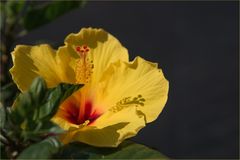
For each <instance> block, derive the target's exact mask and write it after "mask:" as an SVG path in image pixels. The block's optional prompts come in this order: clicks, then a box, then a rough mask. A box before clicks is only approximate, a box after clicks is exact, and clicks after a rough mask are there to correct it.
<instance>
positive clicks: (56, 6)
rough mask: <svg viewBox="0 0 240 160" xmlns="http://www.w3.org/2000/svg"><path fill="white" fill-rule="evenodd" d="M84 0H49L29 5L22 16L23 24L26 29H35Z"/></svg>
mask: <svg viewBox="0 0 240 160" xmlns="http://www.w3.org/2000/svg"><path fill="white" fill-rule="evenodd" d="M84 2H85V1H84V0H80V1H51V2H48V3H46V4H44V5H42V6H39V7H36V6H35V7H34V6H30V7H29V11H28V12H27V14H26V16H25V17H24V26H25V28H26V29H27V30H32V29H35V28H37V27H39V26H41V25H44V24H47V23H49V22H51V21H53V20H54V19H56V18H57V17H59V16H61V15H63V14H65V13H67V12H69V11H70V10H72V9H75V8H77V7H79V6H83V5H84Z"/></svg>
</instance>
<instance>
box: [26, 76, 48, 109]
mask: <svg viewBox="0 0 240 160" xmlns="http://www.w3.org/2000/svg"><path fill="white" fill-rule="evenodd" d="M46 90H47V85H46V83H45V82H44V80H43V79H42V78H40V77H37V78H35V79H34V80H33V82H32V84H31V87H30V89H29V92H30V93H31V95H32V96H33V99H34V100H35V101H36V102H35V103H36V104H39V103H40V101H42V100H43V99H44V96H45V93H46Z"/></svg>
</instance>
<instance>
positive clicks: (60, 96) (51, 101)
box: [39, 83, 83, 120]
mask: <svg viewBox="0 0 240 160" xmlns="http://www.w3.org/2000/svg"><path fill="white" fill-rule="evenodd" d="M82 86H83V85H82V84H79V85H72V84H64V83H62V84H59V85H58V86H57V87H56V88H54V89H52V90H50V91H49V94H48V97H47V103H45V104H44V105H43V106H41V108H40V110H39V119H41V120H46V119H50V118H51V117H52V116H53V115H55V114H56V112H57V109H58V106H59V105H60V103H61V102H63V101H64V100H65V99H66V98H68V97H69V96H70V95H72V93H73V92H75V91H77V90H78V89H79V88H81V87H82Z"/></svg>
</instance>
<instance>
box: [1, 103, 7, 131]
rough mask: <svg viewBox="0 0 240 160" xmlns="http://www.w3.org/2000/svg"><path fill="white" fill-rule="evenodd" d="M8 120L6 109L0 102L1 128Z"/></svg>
mask: <svg viewBox="0 0 240 160" xmlns="http://www.w3.org/2000/svg"><path fill="white" fill-rule="evenodd" d="M5 122H6V110H5V108H4V107H3V105H2V103H1V102H0V128H4V126H5Z"/></svg>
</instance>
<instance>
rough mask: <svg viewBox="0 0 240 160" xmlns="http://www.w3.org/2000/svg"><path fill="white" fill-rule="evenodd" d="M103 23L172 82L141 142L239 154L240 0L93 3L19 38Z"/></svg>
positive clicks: (165, 148) (202, 154)
mask: <svg viewBox="0 0 240 160" xmlns="http://www.w3.org/2000/svg"><path fill="white" fill-rule="evenodd" d="M88 26H91V27H97V28H98V27H101V28H104V29H105V30H107V31H108V32H110V33H112V34H113V35H114V36H116V37H117V38H118V39H119V40H120V41H121V42H122V44H123V45H124V46H125V47H126V48H128V50H129V54H130V57H131V59H133V58H134V57H135V56H137V55H140V56H141V57H144V58H145V59H147V60H150V61H154V62H158V63H159V65H160V66H161V68H162V69H163V71H164V73H165V75H166V78H167V79H168V80H169V82H170V91H169V99H168V102H167V105H166V106H165V109H164V110H163V112H162V114H161V115H160V117H159V118H158V120H157V121H155V122H153V123H151V124H149V125H148V126H147V127H146V128H144V129H143V130H141V131H140V133H139V134H138V135H137V136H136V137H135V138H134V140H135V141H137V142H140V143H143V144H145V145H148V146H151V147H153V148H155V149H158V150H159V151H160V152H162V153H163V154H165V155H167V156H169V157H170V158H217V159H218V158H236V159H237V158H238V157H239V104H238V103H239V90H238V89H239V83H238V82H239V64H238V62H239V3H238V2H237V1H235V2H223V1H222V2H207V1H206V2H162V1H159V2H92V1H91V2H87V3H86V5H85V7H83V8H79V9H76V10H73V11H72V12H70V13H68V14H66V15H64V16H62V17H60V18H58V19H57V20H55V21H54V22H52V23H50V24H47V25H45V26H43V27H41V28H39V29H37V30H33V31H32V32H30V34H28V35H27V36H25V37H24V38H22V39H20V40H19V41H17V42H16V44H19V43H22V44H34V43H35V42H36V41H39V40H48V42H50V43H52V44H55V45H56V44H61V43H63V40H64V37H65V36H66V35H68V34H69V33H71V32H78V31H79V30H80V29H81V28H82V27H88Z"/></svg>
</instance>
